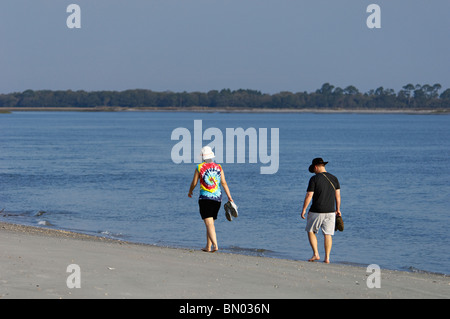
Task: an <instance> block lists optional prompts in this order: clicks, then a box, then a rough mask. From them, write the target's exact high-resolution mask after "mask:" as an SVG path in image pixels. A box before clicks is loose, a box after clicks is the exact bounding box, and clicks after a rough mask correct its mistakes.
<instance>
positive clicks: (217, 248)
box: [211, 246, 219, 253]
mask: <svg viewBox="0 0 450 319" xmlns="http://www.w3.org/2000/svg"><path fill="white" fill-rule="evenodd" d="M213 247H214V249H213V250H211V252H212V253H215V252H216V251H218V250H219V247H217V246H213Z"/></svg>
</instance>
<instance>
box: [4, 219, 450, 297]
mask: <svg viewBox="0 0 450 319" xmlns="http://www.w3.org/2000/svg"><path fill="white" fill-rule="evenodd" d="M69 265H77V266H78V270H74V268H69V269H68V267H69ZM0 269H1V272H0V298H2V299H5V298H9V299H16V298H20V299H35V298H45V299H69V298H70V299H91V298H130V299H131V298H150V299H226V298H232V299H241V298H242V299H292V298H295V299H298V298H333V299H334V298H357V299H360V298H363V299H367V298H369V299H371V298H445V299H447V298H449V297H450V279H449V278H448V277H446V276H441V275H434V274H422V273H409V272H400V271H390V270H384V269H381V277H380V288H369V287H368V285H367V280H368V278H369V277H370V275H371V274H372V273H369V272H367V269H366V268H365V267H354V266H348V265H338V264H329V265H327V264H323V263H321V262H314V263H309V262H306V261H305V262H303V261H293V260H283V259H273V258H264V257H253V256H245V255H238V254H229V253H221V252H220V251H219V252H216V253H205V252H202V251H201V250H200V249H199V250H192V249H175V248H168V247H156V246H152V245H142V244H133V243H128V242H122V241H117V240H111V239H106V238H101V237H94V236H88V235H83V234H77V233H72V232H67V231H62V230H53V229H46V228H38V227H28V226H20V225H13V224H7V223H0ZM75 276H78V277H75ZM77 280H78V281H77ZM372 282H373V281H372ZM77 284H78V285H79V288H77V287H76V285H77ZM69 286H72V287H69Z"/></svg>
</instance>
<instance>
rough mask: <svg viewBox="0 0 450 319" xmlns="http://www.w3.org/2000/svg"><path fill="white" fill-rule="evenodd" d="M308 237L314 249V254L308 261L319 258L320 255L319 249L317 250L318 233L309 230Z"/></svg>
mask: <svg viewBox="0 0 450 319" xmlns="http://www.w3.org/2000/svg"><path fill="white" fill-rule="evenodd" d="M308 239H309V244H310V245H311V248H312V250H313V256H312V257H311V258H310V259H309V260H308V261H315V260H319V259H320V256H319V251H318V250H317V237H316V234H314V232H308Z"/></svg>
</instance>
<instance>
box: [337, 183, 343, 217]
mask: <svg viewBox="0 0 450 319" xmlns="http://www.w3.org/2000/svg"><path fill="white" fill-rule="evenodd" d="M336 215H337V216H341V215H342V214H341V190H340V189H336Z"/></svg>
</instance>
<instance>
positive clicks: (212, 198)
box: [188, 146, 233, 252]
mask: <svg viewBox="0 0 450 319" xmlns="http://www.w3.org/2000/svg"><path fill="white" fill-rule="evenodd" d="M201 155H202V160H203V162H202V163H201V164H198V165H197V167H196V169H195V173H194V178H193V179H192V183H191V187H190V188H189V193H188V196H189V197H192V192H193V191H194V188H195V186H197V183H198V181H200V196H199V200H198V205H199V208H200V215H201V217H202V219H203V222H204V223H205V226H206V246H205V248H203V249H202V250H203V251H206V252H215V251H217V250H218V249H219V246H218V245H217V236H216V229H215V226H214V221H215V220H216V219H217V214H218V212H219V209H220V205H221V202H222V190H221V186H222V187H223V189H224V191H225V193H226V194H227V196H228V200H229V201H230V202H232V201H233V199H232V198H231V194H230V190H229V189H228V185H227V182H226V180H225V173H224V172H223V169H222V166H220V165H219V164H216V163H215V162H214V161H213V159H214V157H215V155H214V152H213V151H212V149H211V147H209V146H205V147H203V148H202V152H201Z"/></svg>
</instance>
